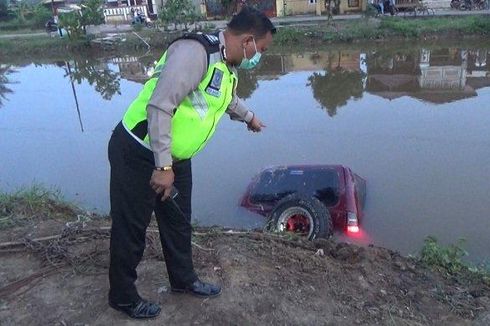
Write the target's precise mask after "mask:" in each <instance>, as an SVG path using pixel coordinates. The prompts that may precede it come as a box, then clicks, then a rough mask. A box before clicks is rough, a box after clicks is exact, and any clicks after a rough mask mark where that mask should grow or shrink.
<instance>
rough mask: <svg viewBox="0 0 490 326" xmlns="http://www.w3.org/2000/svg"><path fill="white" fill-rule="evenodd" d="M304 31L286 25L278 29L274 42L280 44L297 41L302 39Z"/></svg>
mask: <svg viewBox="0 0 490 326" xmlns="http://www.w3.org/2000/svg"><path fill="white" fill-rule="evenodd" d="M302 36H303V33H302V32H301V31H299V30H298V29H295V28H292V27H284V28H280V29H278V30H277V33H276V35H274V42H276V43H277V44H280V45H285V44H291V43H297V42H299V41H300V39H301V37H302Z"/></svg>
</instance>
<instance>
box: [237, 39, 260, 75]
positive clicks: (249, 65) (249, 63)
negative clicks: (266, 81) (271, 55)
mask: <svg viewBox="0 0 490 326" xmlns="http://www.w3.org/2000/svg"><path fill="white" fill-rule="evenodd" d="M252 40H253V42H254V47H255V54H254V55H253V57H252V58H250V59H247V53H246V52H245V48H243V59H242V62H241V63H240V66H239V68H242V69H253V68H255V67H256V66H257V65H258V64H259V61H260V58H261V57H262V53H260V52H259V51H258V50H257V44H256V43H255V38H253V39H252Z"/></svg>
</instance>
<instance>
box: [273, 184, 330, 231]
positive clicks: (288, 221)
mask: <svg viewBox="0 0 490 326" xmlns="http://www.w3.org/2000/svg"><path fill="white" fill-rule="evenodd" d="M269 229H270V230H271V231H273V232H294V233H299V234H302V235H304V236H306V237H307V238H308V240H313V239H315V238H328V237H330V236H331V235H332V218H331V217H330V213H329V212H328V210H327V207H325V205H324V204H323V203H322V202H321V201H319V200H318V199H317V198H315V197H306V196H304V195H300V194H298V193H294V194H291V195H288V196H286V197H284V198H283V199H281V200H280V201H279V202H278V203H277V205H276V207H275V208H274V209H273V210H272V212H271V214H270V220H269Z"/></svg>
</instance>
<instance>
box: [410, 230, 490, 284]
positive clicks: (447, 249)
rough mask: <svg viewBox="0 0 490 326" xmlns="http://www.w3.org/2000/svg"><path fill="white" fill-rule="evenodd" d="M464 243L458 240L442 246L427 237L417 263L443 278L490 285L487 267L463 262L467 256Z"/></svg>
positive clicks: (489, 270)
mask: <svg viewBox="0 0 490 326" xmlns="http://www.w3.org/2000/svg"><path fill="white" fill-rule="evenodd" d="M464 243H465V240H464V239H460V240H458V241H457V242H456V243H453V244H450V245H448V246H443V245H441V244H439V243H438V241H437V239H436V238H435V237H433V236H429V237H427V238H426V239H425V241H424V246H423V247H422V250H421V251H420V256H419V261H420V262H421V263H422V264H424V265H426V266H428V267H430V268H432V269H434V270H437V271H439V272H440V273H442V274H443V275H445V276H448V277H455V278H457V279H459V280H470V281H483V282H485V283H486V284H488V285H490V269H489V266H485V265H480V266H475V265H471V264H469V263H467V262H465V261H464V257H466V256H468V253H467V252H466V250H465V249H464Z"/></svg>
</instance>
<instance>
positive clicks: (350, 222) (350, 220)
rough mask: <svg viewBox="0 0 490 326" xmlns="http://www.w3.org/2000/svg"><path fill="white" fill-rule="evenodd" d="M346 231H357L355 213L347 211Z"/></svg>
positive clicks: (357, 223) (357, 224) (357, 225)
mask: <svg viewBox="0 0 490 326" xmlns="http://www.w3.org/2000/svg"><path fill="white" fill-rule="evenodd" d="M347 232H349V233H358V232H359V222H358V220H357V215H356V213H352V212H347Z"/></svg>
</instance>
